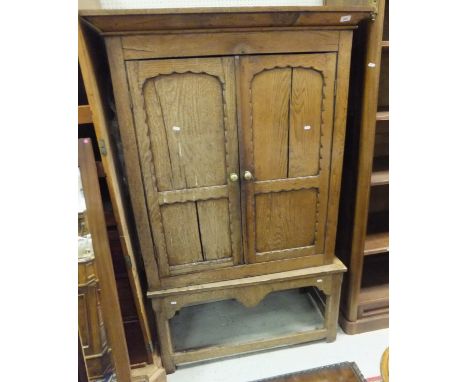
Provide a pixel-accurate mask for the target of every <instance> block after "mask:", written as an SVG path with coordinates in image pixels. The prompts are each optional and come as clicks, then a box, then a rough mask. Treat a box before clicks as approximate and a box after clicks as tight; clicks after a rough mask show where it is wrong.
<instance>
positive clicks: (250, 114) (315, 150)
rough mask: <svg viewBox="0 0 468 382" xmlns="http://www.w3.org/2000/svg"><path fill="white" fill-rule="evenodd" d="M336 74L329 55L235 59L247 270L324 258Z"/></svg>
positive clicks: (334, 61) (334, 57) (333, 55)
mask: <svg viewBox="0 0 468 382" xmlns="http://www.w3.org/2000/svg"><path fill="white" fill-rule="evenodd" d="M335 70H336V54H335V53H325V54H305V55H304V54H297V55H281V56H246V57H242V58H240V104H241V105H242V136H243V147H244V151H243V158H241V172H242V173H244V172H245V171H249V172H251V174H252V175H253V178H252V179H251V180H245V179H244V180H243V190H244V193H245V199H246V202H245V211H246V219H245V220H246V235H247V238H246V248H245V257H246V259H247V260H248V262H250V263H252V262H261V261H270V260H277V259H287V258H294V257H302V256H311V255H314V254H322V253H323V251H324V239H325V225H326V215H327V202H328V183H329V172H330V155H331V144H332V132H333V109H334V84H335ZM242 175H243V174H242Z"/></svg>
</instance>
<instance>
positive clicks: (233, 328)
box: [170, 290, 324, 351]
mask: <svg viewBox="0 0 468 382" xmlns="http://www.w3.org/2000/svg"><path fill="white" fill-rule="evenodd" d="M170 325H171V330H172V333H173V345H174V350H176V351H184V350H189V349H197V348H202V347H207V346H223V345H226V344H229V343H243V342H248V341H258V340H262V339H264V338H268V337H277V336H284V335H287V334H292V333H299V332H306V331H310V330H316V329H321V328H323V327H324V321H323V317H322V315H321V313H320V311H319V309H318V308H317V306H316V305H314V304H313V303H311V301H310V299H309V298H308V296H307V294H306V293H300V292H299V291H298V290H287V291H280V292H274V293H272V294H270V295H268V296H267V297H266V298H265V299H264V300H263V301H262V302H260V303H259V304H258V305H257V306H255V307H253V308H246V307H244V306H243V305H242V304H240V303H239V302H237V301H235V300H224V301H218V302H212V303H208V304H201V305H194V306H189V307H186V308H183V309H182V310H181V311H180V312H179V313H178V314H177V315H176V316H175V317H174V318H173V319H171V320H170Z"/></svg>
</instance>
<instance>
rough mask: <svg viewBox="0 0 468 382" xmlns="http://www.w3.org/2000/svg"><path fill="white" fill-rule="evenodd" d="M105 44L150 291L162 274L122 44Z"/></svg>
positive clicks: (108, 41) (113, 40)
mask: <svg viewBox="0 0 468 382" xmlns="http://www.w3.org/2000/svg"><path fill="white" fill-rule="evenodd" d="M105 43H106V49H107V54H108V57H109V68H110V72H111V78H112V86H113V91H114V97H115V104H116V109H117V119H118V123H119V131H120V135H121V138H122V146H123V151H124V155H125V167H126V168H125V173H126V178H127V180H128V189H129V193H130V199H131V204H132V209H133V214H134V217H135V224H136V228H137V234H138V241H139V246H140V250H141V254H142V257H143V261H144V264H145V270H146V278H147V281H148V287H149V288H150V289H153V288H157V287H158V286H159V285H160V279H159V271H161V273H162V274H163V273H164V272H163V270H162V269H159V270H158V264H157V263H156V256H155V253H154V245H153V240H152V237H151V229H150V225H149V220H148V214H147V211H148V210H147V208H148V207H147V204H146V200H145V197H144V186H143V180H142V176H141V172H140V170H139V169H140V161H139V155H138V145H137V141H136V136H135V130H134V125H133V116H132V109H131V101H130V94H129V88H128V82H127V75H126V73H125V64H124V61H123V56H122V45H121V40H120V38H119V37H115V38H112V37H111V38H107V39H106V40H105ZM111 195H112V194H111Z"/></svg>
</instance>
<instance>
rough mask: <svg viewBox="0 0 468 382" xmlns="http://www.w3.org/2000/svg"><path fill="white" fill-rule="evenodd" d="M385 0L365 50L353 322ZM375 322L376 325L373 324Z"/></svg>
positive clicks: (349, 313)
mask: <svg viewBox="0 0 468 382" xmlns="http://www.w3.org/2000/svg"><path fill="white" fill-rule="evenodd" d="M385 3H386V2H385V0H380V1H379V2H378V13H377V18H376V20H375V22H373V23H371V24H370V25H369V28H368V31H367V36H366V40H367V41H366V44H367V50H366V52H365V65H366V66H365V71H364V82H363V91H362V110H361V122H360V126H359V128H360V143H359V145H360V148H359V157H358V164H357V175H358V177H357V185H356V187H357V188H356V190H357V191H356V199H355V214H354V218H353V219H354V221H353V227H354V229H353V232H352V243H351V259H350V266H349V269H350V271H349V286H348V294H347V302H346V312H345V319H346V321H348V322H354V321H356V320H357V319H358V307H359V295H360V292H361V280H362V274H363V265H364V246H365V238H366V234H367V216H368V210H369V196H370V186H371V174H372V162H373V153H374V143H375V132H376V130H375V127H376V126H375V125H376V113H377V100H378V95H379V71H380V61H381V44H380V42H381V41H382V33H383V23H384V15H385V12H384V9H385ZM368 63H374V64H375V66H369V65H367V64H368ZM385 322H386V323H387V325H388V316H387V318H386V320H385V318H382V317H381V316H380V315H378V316H376V321H375V325H374V324H373V323H371V322H366V323H365V324H363V325H362V326H360V325H358V326H356V328H354V327H352V328H350V329H351V330H353V331H355V330H358V329H357V328H359V327H361V328H372V327H381V325H385ZM373 325H374V326H373Z"/></svg>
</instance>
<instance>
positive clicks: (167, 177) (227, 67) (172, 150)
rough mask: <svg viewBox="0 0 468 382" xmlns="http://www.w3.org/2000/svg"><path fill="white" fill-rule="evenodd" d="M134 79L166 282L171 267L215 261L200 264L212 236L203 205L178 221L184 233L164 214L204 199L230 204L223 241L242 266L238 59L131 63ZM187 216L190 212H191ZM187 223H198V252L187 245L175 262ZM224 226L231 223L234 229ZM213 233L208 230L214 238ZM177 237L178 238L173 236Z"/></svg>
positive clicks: (192, 236)
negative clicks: (205, 235) (232, 177)
mask: <svg viewBox="0 0 468 382" xmlns="http://www.w3.org/2000/svg"><path fill="white" fill-rule="evenodd" d="M127 72H128V75H129V84H130V88H131V92H132V93H131V94H132V99H133V104H134V109H133V110H134V115H135V126H136V133H137V138H138V142H139V152H140V157H141V163H142V172H143V178H144V186H145V190H146V197H147V200H148V206H149V210H150V221H151V223H152V227H153V231H154V235H153V237H154V238H155V242H156V244H157V247H158V258H159V259H160V264H162V266H160V269H164V270H165V271H166V270H167V272H166V274H165V275H168V274H169V270H170V269H172V268H170V266H174V265H182V264H189V263H194V262H197V261H200V259H201V260H208V259H206V258H204V257H203V256H202V257H201V258H200V256H199V255H200V252H199V251H198V248H199V242H200V241H201V240H202V239H201V238H200V235H202V232H201V230H203V229H204V228H203V227H202V226H201V224H202V221H201V220H200V215H199V213H198V212H200V211H198V203H197V204H194V205H193V206H195V208H196V210H193V211H192V212H190V213H189V215H186V216H185V217H181V219H182V220H179V221H177V220H176V219H175V215H173V216H172V217H171V218H169V220H170V221H171V222H172V224H175V225H176V227H172V226H170V227H166V224H169V223H168V221H169V220H168V219H167V218H166V219H164V217H162V218H161V217H160V214H164V213H163V212H162V209H163V208H164V210H165V211H167V208H166V207H167V206H168V203H171V205H174V203H177V204H180V203H187V202H188V201H189V200H191V201H197V200H199V199H198V198H200V200H208V199H212V198H216V199H219V198H221V197H222V198H226V197H227V198H228V201H229V208H228V209H227V210H223V211H224V213H226V214H227V215H226V216H225V217H223V218H222V220H221V221H220V222H219V223H220V224H219V227H218V228H220V227H225V229H226V232H225V233H224V234H223V235H224V236H228V237H229V243H230V244H229V245H230V246H232V248H231V249H232V250H231V256H233V258H234V259H235V262H236V263H238V262H239V261H240V246H241V243H240V211H239V206H238V205H239V200H240V197H239V186H238V183H235V182H231V181H228V180H227V178H228V174H229V173H231V172H238V171H239V170H238V143H237V126H236V120H235V116H236V114H235V98H234V97H235V94H234V82H235V81H234V62H233V59H232V58H193V59H180V60H176V59H168V60H150V61H132V62H128V63H127ZM160 205H161V207H160ZM201 205H202V206H203V205H204V204H203V203H202V204H201ZM193 206H192V207H189V208H193ZM202 208H203V207H202ZM184 211H185V213H186V214H187V213H188V212H187V211H188V210H187V209H185V210H184ZM194 211H195V212H197V213H195V212H194ZM194 216H196V219H193V217H194ZM218 217H219V216H218ZM185 218H187V219H190V220H189V224H190V229H189V232H190V235H189V237H190V241H192V240H193V242H194V243H196V248H197V249H196V250H195V251H193V253H189V251H188V247H186V245H188V244H187V243H183V244H177V246H179V245H182V246H183V247H184V248H185V249H184V251H185V252H184V254H181V255H180V258H175V259H168V258H169V257H171V255H170V254H169V252H171V251H170V250H169V249H168V247H169V246H170V245H171V246H173V245H175V244H170V243H175V242H176V241H180V240H183V237H182V236H179V234H181V232H180V229H179V228H178V225H180V224H181V223H182V222H183V219H185ZM163 220H164V221H163ZM204 221H206V222H208V223H209V222H210V221H211V220H207V219H205V220H204ZM223 222H229V224H228V225H227V226H226V225H224V223H223ZM210 224H211V223H210ZM195 228H196V229H195ZM210 230H211V228H209V227H207V231H210ZM171 232H174V233H176V234H177V235H178V238H177V239H175V238H173V237H171V235H172V234H171ZM195 232H197V235H198V236H197V237H198V241H197V240H195V238H196V235H195ZM166 247H167V248H166ZM200 248H201V249H203V246H202V247H200ZM176 253H177V251H175V249H174V248H173V250H172V256H179V255H177V254H176ZM201 254H202V255H203V250H202V251H201ZM209 256H212V255H209ZM165 262H166V263H167V267H166V266H165ZM179 271H182V270H179Z"/></svg>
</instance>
